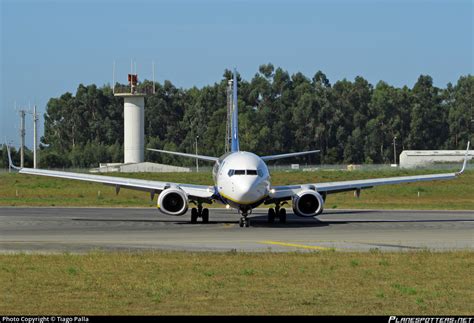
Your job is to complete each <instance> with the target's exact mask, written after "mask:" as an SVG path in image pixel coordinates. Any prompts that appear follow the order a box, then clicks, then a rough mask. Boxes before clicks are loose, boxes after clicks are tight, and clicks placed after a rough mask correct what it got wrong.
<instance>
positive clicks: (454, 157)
mask: <svg viewBox="0 0 474 323" xmlns="http://www.w3.org/2000/svg"><path fill="white" fill-rule="evenodd" d="M465 154H466V150H404V151H402V153H401V154H400V167H401V168H414V167H424V166H427V165H430V164H434V163H457V162H459V163H462V162H463V160H464V155H465ZM468 156H469V159H472V157H473V156H474V150H469V153H468Z"/></svg>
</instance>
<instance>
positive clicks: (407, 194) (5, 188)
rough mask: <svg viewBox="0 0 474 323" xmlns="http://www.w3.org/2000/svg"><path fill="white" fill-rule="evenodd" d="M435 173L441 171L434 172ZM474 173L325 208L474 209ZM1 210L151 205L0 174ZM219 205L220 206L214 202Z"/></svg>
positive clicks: (93, 189) (289, 179) (90, 187)
mask: <svg viewBox="0 0 474 323" xmlns="http://www.w3.org/2000/svg"><path fill="white" fill-rule="evenodd" d="M431 172H432V171H427V170H424V171H405V170H384V171H352V172H348V171H319V172H302V171H294V172H275V173H272V184H273V185H286V184H301V183H315V182H328V181H344V180H354V179H365V178H375V177H390V176H406V175H416V174H428V173H431ZM438 172H439V171H438ZM113 176H123V177H134V178H142V179H151V180H160V181H170V182H176V183H193V184H203V185H213V183H212V178H211V174H209V173H134V174H113ZM473 184H474V170H468V171H466V173H465V174H463V176H461V177H460V178H457V179H455V180H450V181H441V182H440V181H436V182H426V183H412V184H400V185H388V186H381V187H376V188H373V189H368V190H363V191H362V194H361V197H360V198H359V199H356V198H354V195H353V193H352V192H347V193H340V194H333V195H330V196H329V197H328V198H327V201H326V206H325V208H326V209H336V208H365V209H367V208H369V209H388V208H389V209H440V210H441V209H444V210H449V209H451V210H456V209H458V210H462V209H464V210H472V209H474V185H473ZM0 206H99V207H152V206H156V197H155V201H154V202H151V201H150V197H149V195H148V194H146V193H143V192H139V191H132V190H126V189H123V190H121V191H120V194H119V195H118V196H116V194H115V188H114V187H109V186H104V185H101V184H94V183H86V182H80V181H71V180H65V179H55V178H48V177H42V176H31V175H22V174H8V173H0ZM216 206H218V207H221V206H222V205H220V204H217V205H216Z"/></svg>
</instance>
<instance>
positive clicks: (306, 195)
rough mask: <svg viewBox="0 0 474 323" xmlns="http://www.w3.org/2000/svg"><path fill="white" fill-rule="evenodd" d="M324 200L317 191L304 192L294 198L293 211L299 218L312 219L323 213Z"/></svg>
mask: <svg viewBox="0 0 474 323" xmlns="http://www.w3.org/2000/svg"><path fill="white" fill-rule="evenodd" d="M323 208H324V199H323V197H322V196H321V194H319V193H318V192H316V191H313V190H304V191H301V192H299V193H298V194H296V195H295V196H293V211H294V212H295V214H296V215H297V216H302V217H312V216H315V215H318V214H321V213H322V212H323Z"/></svg>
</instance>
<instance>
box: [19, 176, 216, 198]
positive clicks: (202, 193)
mask: <svg viewBox="0 0 474 323" xmlns="http://www.w3.org/2000/svg"><path fill="white" fill-rule="evenodd" d="M18 171H19V173H20V174H30V175H39V176H49V177H56V178H65V179H74V180H80V181H86V182H94V183H100V184H105V185H111V186H115V190H116V192H117V193H118V192H119V190H120V189H121V188H127V189H133V190H138V191H145V192H149V193H150V194H151V196H152V198H153V196H154V194H155V193H158V194H159V193H160V192H161V191H163V190H165V189H166V188H169V187H171V186H178V187H180V188H181V189H182V190H183V191H185V192H186V194H187V195H188V196H189V197H190V198H200V199H211V198H212V196H213V195H214V192H215V189H214V187H213V186H205V185H193V184H181V183H170V182H160V181H150V180H143V179H134V178H125V177H112V176H104V175H92V174H81V173H72V172H62V171H54V170H46V169H35V168H18Z"/></svg>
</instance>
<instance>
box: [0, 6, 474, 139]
mask: <svg viewBox="0 0 474 323" xmlns="http://www.w3.org/2000/svg"><path fill="white" fill-rule="evenodd" d="M0 13H1V16H0V18H1V19H0V20H1V27H0V28H1V31H0V32H1V33H0V34H1V39H0V41H1V43H0V60H1V65H0V66H1V80H0V82H1V83H0V98H1V101H0V138H1V140H2V141H3V140H4V138H5V137H8V139H9V140H12V141H13V143H14V144H15V145H18V143H19V138H18V137H19V135H18V128H19V116H18V113H16V112H15V110H14V104H15V102H16V104H17V106H28V104H31V105H33V104H36V105H37V106H38V109H39V111H40V112H41V113H44V111H45V109H46V104H47V101H48V99H49V98H51V97H57V96H59V95H61V94H63V93H65V92H66V91H69V92H72V93H75V90H76V88H77V86H78V85H79V84H80V83H83V84H93V83H94V84H97V85H99V86H100V85H103V84H106V83H111V79H112V64H113V61H114V60H115V61H116V75H117V79H118V80H119V81H122V82H125V81H126V74H127V73H128V71H129V70H130V59H131V58H133V59H134V60H135V61H136V62H137V72H138V74H139V76H140V78H142V79H143V78H148V79H151V61H155V63H156V79H157V80H158V81H159V82H162V81H163V80H165V79H168V80H171V81H172V82H173V84H175V85H177V86H179V87H184V88H188V87H191V86H194V85H196V86H198V87H201V86H204V85H207V84H212V83H214V82H216V81H218V80H220V79H221V78H222V74H223V72H224V69H226V68H233V67H236V68H237V69H238V71H239V72H240V73H241V74H242V76H243V77H244V78H245V79H247V80H249V79H251V78H252V76H253V75H254V74H255V73H256V72H257V71H258V66H259V65H261V64H264V63H268V62H271V63H273V64H274V65H275V66H280V67H282V68H283V69H285V70H288V71H289V72H290V73H294V72H297V71H301V72H303V73H304V74H305V75H307V76H308V77H312V76H313V75H314V74H315V72H316V71H318V70H322V71H323V72H324V73H326V75H327V76H328V78H329V79H330V81H331V82H332V83H334V82H335V81H336V80H340V79H343V78H347V79H351V80H352V79H353V78H354V77H355V76H357V75H360V76H363V77H364V78H366V79H367V80H368V81H369V82H371V83H372V84H376V83H377V82H378V81H379V80H384V81H387V82H388V83H390V84H392V85H395V86H403V85H408V86H410V87H411V86H413V84H414V83H415V81H416V79H417V78H418V76H419V75H420V74H429V75H431V76H432V77H433V79H434V83H435V85H437V86H442V87H444V86H446V84H447V83H448V82H452V83H455V82H456V81H457V79H458V78H459V76H461V75H466V74H474V72H473V70H474V40H473V30H474V21H473V20H474V5H473V1H472V0H465V1H460V0H451V1H448V0H446V1H435V0H432V1H403V0H402V1H395V0H393V1H382V0H378V1H375V0H370V1H369V0H363V1H348V0H346V1H342V0H335V1H301V0H292V1H290V0H287V1H283V0H276V1H264V0H260V1H258V0H256V1H225V0H221V1H179V0H178V1H151V0H149V1H112V0H96V1H88V0H85V1H68V0H64V1H42V0H36V1H26V0H0ZM27 128H28V129H27V145H28V146H29V147H31V143H32V131H31V129H32V118H31V117H28V118H27ZM40 129H41V131H42V125H41V127H40Z"/></svg>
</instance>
